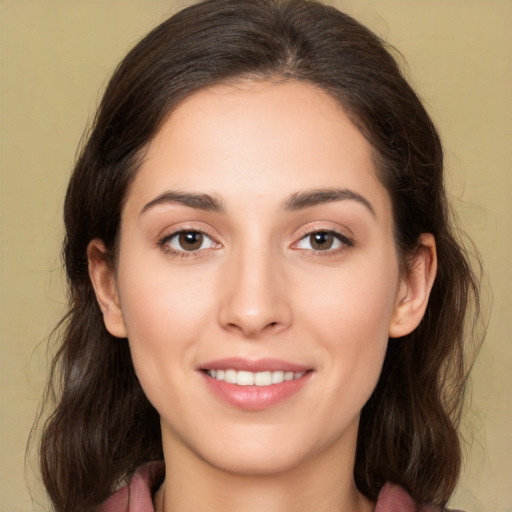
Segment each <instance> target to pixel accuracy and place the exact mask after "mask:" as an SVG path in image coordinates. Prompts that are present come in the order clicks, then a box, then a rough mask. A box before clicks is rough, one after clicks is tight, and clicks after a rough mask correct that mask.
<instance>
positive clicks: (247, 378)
mask: <svg viewBox="0 0 512 512" xmlns="http://www.w3.org/2000/svg"><path fill="white" fill-rule="evenodd" d="M236 383H237V384H238V385H239V386H254V373H252V372H237V375H236Z"/></svg>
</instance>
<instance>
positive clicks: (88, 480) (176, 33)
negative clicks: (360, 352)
mask: <svg viewBox="0 0 512 512" xmlns="http://www.w3.org/2000/svg"><path fill="white" fill-rule="evenodd" d="M241 77H245V78H247V77H249V78H253V79H258V80H261V79H269V80H282V79H285V80H286V79H295V80H302V81H307V82H310V83H313V84H315V85H316V86H318V87H320V88H322V89H323V90H325V91H327V92H328V93H329V94H330V95H331V96H332V97H334V98H335V99H337V100H338V101H339V102H340V104H341V105H343V107H344V109H345V111H346V112H347V113H348V114H349V116H350V117H351V119H352V121H353V122H354V124H355V125H356V126H357V127H358V128H359V129H360V131H361V132H362V133H363V134H364V135H365V137H366V138H367V139H368V140H369V142H370V143H371V144H372V146H373V147H374V149H375V153H376V161H377V167H378V171H379V176H380V179H381V180H382V182H383V184H384V185H385V186H386V188H387V190H388V192H389V194H390V196H391V199H392V204H393V210H394V211H393V213H394V222H395V237H396V243H397V247H398V248H399V254H400V257H401V260H402V262H401V263H402V265H403V267H404V268H406V265H407V256H408V255H409V254H411V253H412V252H413V251H414V250H415V248H416V247H417V243H418V237H419V235H420V234H421V233H427V232H428V233H432V234H433V235H434V236H435V238H436V243H437V251H438V263H439V271H438V275H437V278H436V280H435V283H434V287H433V290H432V294H431V298H430V302H429V305H428V308H427V312H426V314H425V317H424V319H423V321H422V322H421V324H420V326H419V327H418V328H417V329H416V330H415V331H414V332H413V333H412V334H410V335H408V336H406V337H405V338H402V339H401V340H399V341H396V340H390V342H389V347H388V351H387V355H386V359H385V362H384V367H383V371H382V375H381V378H380V381H379V383H378V385H377V388H376V389H375V391H374V393H373V395H372V397H371V398H370V400H369V401H368V403H367V404H366V405H365V407H364V409H363V412H362V416H361V421H360V429H359V437H358V446H357V456H356V464H355V468H354V474H355V480H356V483H357V485H358V487H359V489H360V491H361V492H363V493H364V494H365V495H366V496H367V497H369V498H370V499H372V500H375V499H376V498H377V495H378V493H379V491H380V489H381V487H382V485H383V484H384V483H385V482H386V481H392V482H396V483H399V484H400V485H402V486H403V487H405V488H406V489H407V490H408V491H409V493H410V494H411V495H412V497H413V498H414V499H416V500H418V501H421V502H433V503H438V504H441V505H444V504H445V503H446V501H447V500H448V498H449V496H450V494H451V493H452V491H453V489H454V486H455V483H456V481H457V478H458V474H459V468H460V460H461V454H460V446H459V440H458V436H457V432H456V427H457V423H458V420H459V415H460V407H461V404H462V398H463V393H464V382H465V376H466V375H465V366H464V361H463V352H464V351H463V349H464V339H463V338H464V319H465V316H466V312H467V309H468V304H469V302H470V301H471V299H472V298H473V303H474V304H475V305H476V307H478V287H477V280H476V279H475V277H474V274H473V272H472V270H471V267H470V265H469V263H468V260H467V257H466V255H465V252H464V250H463V249H462V248H461V246H460V244H459V243H458V242H457V240H456V238H455V237H454V234H453V229H452V227H451V226H452V223H451V221H450V214H449V208H448V205H447V199H446V194H445V190H444V186H443V155H442V149H441V144H440V141H439V137H438V134H437V131H436V129H435V127H434V125H433V123H432V121H431V120H430V118H429V116H428V115H427V113H426V111H425V109H424V107H423V106H422V104H421V102H420V100H419V99H418V97H417V96H416V94H415V93H414V91H413V90H412V89H411V87H410V86H409V84H408V83H407V81H406V80H405V79H404V78H403V76H402V74H401V72H400V69H399V67H398V65H397V64H396V62H395V60H394V59H393V57H392V56H391V54H390V53H389V52H388V50H387V49H386V48H385V44H384V43H383V42H382V41H380V40H379V39H378V37H377V36H375V35H374V34H373V33H372V32H370V31H369V30H368V29H366V28H365V27H363V26H362V25H361V24H359V23H358V22H356V21H355V20H353V19H352V18H350V17H349V16H347V15H345V14H343V13H341V12H339V11H338V10H336V9H334V8H332V7H328V6H325V5H322V4H319V3H316V2H313V1H308V0H291V1H279V0H207V1H204V2H201V3H198V4H195V5H192V6H191V7H188V8H186V9H184V10H182V11H181V12H179V13H178V14H176V15H174V16H173V17H171V18H169V19H168V20H167V21H165V22H164V23H163V24H161V25H160V26H159V27H157V28H155V29H154V30H153V31H152V32H151V33H150V34H149V35H147V36H146V37H145V38H144V39H143V40H142V41H141V42H140V43H138V44H137V45H136V46H135V47H134V48H133V49H132V50H131V51H130V52H129V54H128V55H127V56H126V58H125V59H124V60H123V61H122V63H121V64H120V66H119V67H118V69H117V70H116V71H115V73H114V75H113V77H112V79H111V80H110V83H109V85H108V87H107V89H106V92H105V95H104V97H103V100H102V102H101V105H100V108H99V110H98V112H97V115H96V118H95V120H94V124H93V127H92V131H91V133H90V136H89V138H88V141H87V142H86V144H85V146H84V148H83V150H82V152H81V155H80V157H79V159H78V161H77V164H76V167H75V170H74V173H73V175H72V178H71V181H70V184H69V188H68V191H67V196H66V201H65V226H66V239H65V243H64V259H65V266H66V270H67V277H68V283H69V304H70V306H69V313H68V314H67V316H66V317H65V319H64V320H63V322H62V324H61V330H62V344H61V345H60V348H59V350H58V352H57V354H56V356H55V359H54V361H53V365H52V371H51V380H50V384H49V388H48V394H47V398H48V397H53V398H54V399H56V401H57V405H56V408H55V411H54V412H53V414H52V415H51V417H50V418H49V420H48V421H47V423H46V425H45V428H44V432H43V437H42V443H41V452H40V453H41V468H42V474H43V478H44V482H45V485H46V488H47V491H48V493H49V496H50V498H51V500H52V502H53V504H54V507H55V510H57V511H59V512H60V511H62V512H64V511H66V512H67V511H69V510H73V511H74V512H80V511H90V510H94V508H95V507H96V506H97V505H98V504H99V503H100V502H102V501H103V500H104V499H105V498H106V497H107V496H108V495H109V494H110V493H111V492H112V491H113V490H114V489H115V487H116V486H117V485H118V484H119V483H120V482H122V481H123V480H125V479H126V478H127V477H129V475H130V474H131V473H132V472H133V471H134V470H135V469H136V467H137V466H139V465H140V464H141V463H143V462H145V461H147V460H151V459H158V458H162V447H161V437H160V426H159V418H158V413H157V412H156V411H155V410H154V408H153V407H152V406H151V405H150V404H149V402H148V400H147V399H146V397H145V396H144V393H143V392H142V390H141V387H140V385H139V383H138V380H137V377H136V375H135V372H134V369H133V366H132V362H131V358H130V353H129V348H128V344H127V343H125V342H123V341H122V340H118V339H115V338H113V337H112V336H111V335H110V334H109V333H108V332H107V330H106V329H105V327H104V324H103V320H102V315H101V312H100V310H99V307H98V305H97V303H96V299H95V295H94V292H93V289H92V286H91V282H90V279H89V275H88V269H87V255H86V248H87V245H88V243H89V242H90V241H91V240H92V239H93V238H100V239H102V240H103V241H104V243H105V245H106V247H107V249H108V250H109V251H110V253H111V254H112V255H114V256H115V251H116V240H117V237H118V234H119V224H120V216H121V211H122V207H123V200H124V198H125V197H126V194H127V191H128V188H129V186H130V182H131V180H132V179H133V177H134V175H135V173H136V172H137V169H138V166H139V164H140V158H141V155H142V153H143V151H144V148H145V146H146V145H147V144H148V142H149V141H150V140H151V139H152V137H153V136H154V135H155V133H156V132H157V130H158V129H159V127H160V125H161V123H162V122H163V120H164V118H165V117H166V116H167V115H168V114H169V112H171V111H172V109H173V108H174V107H175V106H176V105H177V104H178V103H179V102H180V101H182V100H183V99H184V98H185V97H187V96H189V95H190V94H193V93H194V92H196V91H198V90H200V89H201V88H205V87H208V86H211V85H214V84H218V83H223V82H229V81H230V80H236V79H239V78H241Z"/></svg>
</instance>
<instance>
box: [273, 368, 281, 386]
mask: <svg viewBox="0 0 512 512" xmlns="http://www.w3.org/2000/svg"><path fill="white" fill-rule="evenodd" d="M283 381H284V372H282V371H280V370H278V371H277V372H272V384H279V383H280V382H283Z"/></svg>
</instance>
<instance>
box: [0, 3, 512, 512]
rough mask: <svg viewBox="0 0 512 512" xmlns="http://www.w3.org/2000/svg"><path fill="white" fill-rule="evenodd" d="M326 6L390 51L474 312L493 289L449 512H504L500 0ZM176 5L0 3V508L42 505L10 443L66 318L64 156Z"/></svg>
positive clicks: (510, 158) (509, 474) (22, 438)
mask: <svg viewBox="0 0 512 512" xmlns="http://www.w3.org/2000/svg"><path fill="white" fill-rule="evenodd" d="M331 3H332V4H334V5H336V6H337V7H339V8H341V9H342V10H345V11H347V12H348V13H350V14H352V15H354V16H355V17H356V18H358V19H359V20H361V21H362V22H363V23H366V24H367V25H368V26H370V27H371V28H372V29H373V30H374V31H376V32H377V33H378V34H379V35H380V36H381V37H382V38H383V39H385V40H387V41H389V42H390V43H391V44H393V45H395V46H396V47H397V48H398V49H399V50H400V52H401V54H402V55H403V56H404V58H405V60H406V61H407V63H408V65H407V66H405V65H404V66H405V69H406V72H407V74H408V76H410V77H411V81H412V83H413V85H414V86H415V88H416V89H417V91H418V92H419V94H420V96H421V97H422V99H423V100H424V102H425V103H426V105H427V108H428V110H429V112H430V113H431V115H432V116H433V118H434V120H435V122H436V124H437V125H438V127H439V130H440V132H441V135H442V138H443V141H444V147H445V151H446V170H447V175H446V176H447V177H446V180H447V186H448V189H449V191H450V193H451V195H452V197H453V202H454V206H455V208H456V210H457V211H458V213H459V216H460V221H461V225H462V227H463V228H464V229H465V230H466V231H467V232H468V233H469V234H470V236H471V237H472V239H473V240H474V241H475V243H476V245H477V247H478V248H479V250H480V252H481V255H482V259H483V261H484V265H485V268H486V272H487V280H486V281H485V283H484V297H486V298H487V302H486V304H487V305H486V308H487V309H490V305H489V304H490V300H489V298H490V297H491V296H493V303H492V312H491V314H490V319H489V328H488V334H487V338H486V341H485V344H484V345H483V348H482V350H481V353H480V356H479V358H478V360H477V362H476V364H475V367H474V371H473V377H472V381H471V382H472V385H471V388H472V390H473V393H472V400H471V402H470V403H468V408H467V410H466V414H465V417H464V425H463V427H464V432H465V435H466V439H467V443H466V445H465V449H466V458H465V465H464V471H463V475H462V479H461V482H460V485H459V488H458V490H457V493H456V495H455V497H454V498H453V501H452V506H454V507H455V506H456V507H460V508H464V509H466V510H468V511H471V512H507V511H509V512H510V511H512V485H511V483H512V482H511V479H512V440H511V438H512V391H511V390H512V372H511V370H510V369H511V368H512V343H511V342H512V321H511V319H512V258H511V254H512V208H511V206H510V196H511V193H512V165H511V164H512V152H511V146H512V143H511V142H512V141H511V135H512V115H511V114H512V101H511V100H512V98H511V85H510V84H511V83H512V41H511V35H510V34H511V31H510V26H511V24H512V2H511V1H510V0H437V1H435V0H374V1H370V0H345V1H337V2H335V1H332V2H331ZM185 4H186V2H183V1H180V2H176V1H174V2H171V1H153V0H63V1H50V0H34V1H28V0H0V16H1V27H0V34H1V35H0V37H1V47H0V48H1V58H0V62H1V89H0V99H1V126H0V130H1V131H0V155H1V161H0V165H1V182H0V194H1V196H0V227H1V233H0V236H1V260H0V262H1V295H0V336H1V337H0V364H1V368H0V512H28V511H31V510H47V509H48V507H47V505H45V501H44V493H43V492H42V490H41V487H40V482H39V480H38V477H37V473H36V472H34V471H33V466H34V465H35V463H36V462H35V458H34V456H33V455H30V456H29V457H28V459H27V460H28V462H27V465H26V466H25V460H24V459H25V446H26V441H27V437H28V435H29V432H30V429H31V425H32V423H33V420H34V417H35V414H36V411H37V407H38V404H39V401H40V398H41V392H42V388H43V385H44V381H45V378H46V372H47V354H46V338H47V336H48V334H49V333H50V331H51V329H52V327H53V326H54V325H55V323H56V322H57V320H58V319H59V317H60V316H61V315H62V313H63V312H64V309H65V289H64V280H63V278H62V272H61V262H60V243H61V238H62V222H61V210H62V201H63V195H64V192H65V188H66V182H67V180H68V178H69V174H70V171H71V169H72V167H73V162H74V159H75V152H76V147H77V145H78V143H79V141H80V139H81V136H82V133H83V131H84V127H85V126H86V124H87V122H88V120H90V119H91V117H92V115H93V113H94V110H95V107H96V105H97V103H98V101H99V98H100V95H101V91H102V89H103V87H104V86H105V83H106V79H107V77H108V76H109V75H110V73H111V72H112V70H113V68H114V66H115V65H116V64H117V62H118V61H119V60H120V59H121V57H122V56H123V55H124V54H125V53H126V51H127V49H128V48H129V47H130V46H132V45H133V44H134V43H135V42H136V41H137V40H138V39H139V38H140V37H141V36H142V35H144V34H145V33H146V32H147V31H148V30H149V29H150V28H151V27H153V26H155V25H156V24H158V23H159V22H161V21H163V19H165V18H166V17H167V16H168V15H169V14H170V13H172V12H174V11H176V10H177V9H178V7H181V6H183V5H185ZM28 487H30V488H31V492H32V496H33V498H31V495H30V493H29V490H28Z"/></svg>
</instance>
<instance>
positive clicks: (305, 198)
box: [283, 188, 377, 217]
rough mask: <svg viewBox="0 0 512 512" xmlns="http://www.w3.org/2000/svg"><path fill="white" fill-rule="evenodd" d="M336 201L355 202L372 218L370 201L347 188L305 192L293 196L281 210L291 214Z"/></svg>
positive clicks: (374, 214)
mask: <svg viewBox="0 0 512 512" xmlns="http://www.w3.org/2000/svg"><path fill="white" fill-rule="evenodd" d="M336 201H357V202H358V203H360V204H362V205H363V206H364V207H365V208H366V209H367V210H368V211H369V212H370V213H371V214H372V215H373V216H374V217H376V216H377V215H376V213H375V210H374V209H373V206H372V205H371V203H370V201H368V199H366V198H365V197H364V196H362V195H361V194H358V193H357V192H354V191H353V190H350V189H347V188H326V189H315V190H306V191H304V192H297V193H295V194H293V195H292V196H291V197H290V198H289V199H288V200H287V201H286V202H285V203H284V205H283V210H284V211H287V212H292V211H296V210H302V209H304V208H310V207H311V206H316V205H319V204H324V203H334V202H336Z"/></svg>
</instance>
